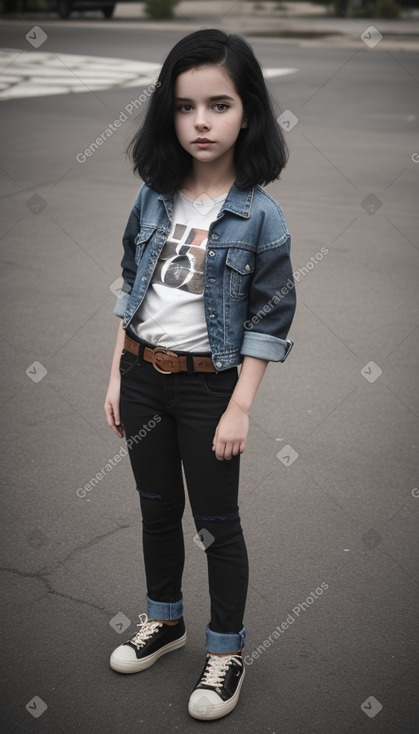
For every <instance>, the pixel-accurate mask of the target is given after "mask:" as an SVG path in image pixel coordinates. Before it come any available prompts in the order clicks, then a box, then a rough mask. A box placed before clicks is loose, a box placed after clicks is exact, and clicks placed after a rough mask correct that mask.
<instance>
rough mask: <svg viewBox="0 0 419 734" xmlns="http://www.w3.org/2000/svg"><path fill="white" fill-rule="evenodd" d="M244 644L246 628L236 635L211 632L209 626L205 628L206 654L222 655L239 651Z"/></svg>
mask: <svg viewBox="0 0 419 734" xmlns="http://www.w3.org/2000/svg"><path fill="white" fill-rule="evenodd" d="M245 642H246V628H245V627H243V628H242V629H241V630H240V632H238V633H237V634H229V633H224V632H213V631H212V630H210V628H209V625H207V628H206V640H205V647H206V649H207V650H208V652H214V653H223V652H236V650H241V648H242V647H244V644H245Z"/></svg>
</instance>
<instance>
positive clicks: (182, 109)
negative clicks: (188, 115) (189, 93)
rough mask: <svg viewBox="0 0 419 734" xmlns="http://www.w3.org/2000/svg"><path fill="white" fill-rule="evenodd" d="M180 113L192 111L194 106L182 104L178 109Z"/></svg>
mask: <svg viewBox="0 0 419 734" xmlns="http://www.w3.org/2000/svg"><path fill="white" fill-rule="evenodd" d="M176 109H177V111H178V112H189V110H191V109H192V105H190V104H182V105H179V106H178V107H176Z"/></svg>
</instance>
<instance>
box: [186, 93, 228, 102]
mask: <svg viewBox="0 0 419 734" xmlns="http://www.w3.org/2000/svg"><path fill="white" fill-rule="evenodd" d="M208 99H209V101H210V102H216V101H217V100H220V99H229V100H230V101H231V102H234V99H233V97H230V96H229V95H228V94H217V95H215V96H214V97H208ZM175 101H176V102H193V99H191V98H190V97H175Z"/></svg>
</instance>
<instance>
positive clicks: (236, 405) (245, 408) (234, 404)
mask: <svg viewBox="0 0 419 734" xmlns="http://www.w3.org/2000/svg"><path fill="white" fill-rule="evenodd" d="M250 407H251V406H250V405H245V404H243V403H242V402H238V401H237V400H236V398H234V397H233V396H231V398H230V401H229V404H228V406H227V409H228V410H236V411H239V412H240V413H245V414H246V415H248V414H249V410H250Z"/></svg>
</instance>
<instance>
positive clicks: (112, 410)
mask: <svg viewBox="0 0 419 734" xmlns="http://www.w3.org/2000/svg"><path fill="white" fill-rule="evenodd" d="M124 337H125V332H124V330H123V328H122V321H121V322H120V324H119V326H118V335H117V337H116V345H115V351H114V355H113V359H112V367H111V376H110V380H109V387H108V392H107V393H106V398H105V406H104V407H105V413H106V420H107V421H108V425H109V426H110V427H111V428H112V430H113V432H114V433H116V435H117V436H118V438H122V436H123V435H124V429H123V426H122V425H121V415H120V409H119V401H120V395H121V375H120V373H119V361H120V359H121V353H122V350H123V348H124Z"/></svg>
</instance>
